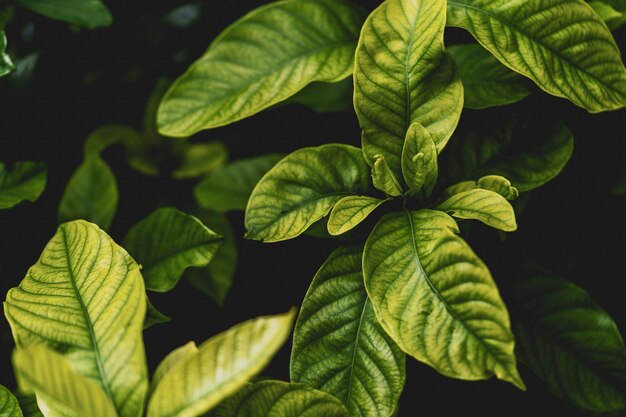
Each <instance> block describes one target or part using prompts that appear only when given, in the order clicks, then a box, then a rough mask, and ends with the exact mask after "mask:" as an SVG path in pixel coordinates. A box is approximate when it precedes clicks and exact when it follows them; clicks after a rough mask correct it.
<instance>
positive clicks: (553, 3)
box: [447, 0, 626, 183]
mask: <svg viewBox="0 0 626 417" xmlns="http://www.w3.org/2000/svg"><path fill="white" fill-rule="evenodd" d="M447 24H448V25H449V26H455V27H461V28H464V29H467V30H468V31H469V32H470V33H471V34H472V35H473V36H474V37H475V38H476V40H477V41H478V42H479V43H480V44H481V45H482V46H483V47H485V48H486V49H487V50H489V52H491V53H492V54H493V55H494V56H495V57H496V58H497V59H498V60H499V61H500V62H502V63H503V64H504V65H506V66H508V67H509V68H511V69H512V70H514V71H516V72H519V73H520V74H522V75H525V76H527V77H529V78H530V79H532V80H533V81H534V82H535V83H536V84H537V85H538V86H539V87H540V88H541V89H542V90H544V91H546V92H548V93H550V94H552V95H555V96H557V97H564V98H567V99H569V100H571V101H572V102H573V103H574V104H576V105H577V106H580V107H583V108H585V109H587V110H588V111H590V112H592V113H597V112H601V111H607V110H615V109H619V108H621V107H624V106H626V70H625V69H624V63H623V62H622V58H621V54H620V50H619V48H618V47H617V45H616V44H615V40H614V39H613V36H612V35H611V32H610V31H609V30H608V28H607V27H606V25H605V24H604V22H603V21H602V19H601V18H600V17H599V16H598V15H597V14H596V13H595V12H594V11H593V9H592V8H591V7H590V6H589V5H588V4H586V3H585V2H583V1H580V0H547V1H543V0H541V1H540V0H528V1H524V2H511V1H509V0H448V21H447ZM514 183H515V182H514Z"/></svg>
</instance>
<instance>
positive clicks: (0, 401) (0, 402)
mask: <svg viewBox="0 0 626 417" xmlns="http://www.w3.org/2000/svg"><path fill="white" fill-rule="evenodd" d="M0 417H22V410H21V409H20V405H19V403H18V402H17V398H15V396H14V395H13V393H12V392H11V391H9V390H8V389H6V388H5V387H3V386H2V385H0Z"/></svg>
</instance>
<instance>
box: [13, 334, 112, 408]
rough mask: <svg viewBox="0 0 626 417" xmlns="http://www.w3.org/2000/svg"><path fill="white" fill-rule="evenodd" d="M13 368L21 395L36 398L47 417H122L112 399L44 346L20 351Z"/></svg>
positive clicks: (18, 350)
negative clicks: (32, 395) (33, 395)
mask: <svg viewBox="0 0 626 417" xmlns="http://www.w3.org/2000/svg"><path fill="white" fill-rule="evenodd" d="M13 367H14V368H15V375H16V377H17V381H18V384H19V387H20V391H21V392H23V393H26V394H36V395H37V398H38V404H39V407H40V408H41V411H42V413H43V414H44V415H45V416H46V417H78V416H96V415H97V416H98V417H118V414H117V412H116V410H115V407H114V406H113V403H112V402H111V400H110V398H108V397H107V395H106V394H105V393H104V391H102V389H101V388H100V387H99V386H98V385H97V384H95V383H94V382H93V381H91V380H89V379H87V378H85V377H84V376H83V375H81V374H79V373H78V372H76V371H75V370H74V369H72V367H71V366H70V362H69V361H68V360H67V359H66V358H64V357H63V356H62V355H60V354H58V353H56V352H54V351H53V350H51V349H48V348H46V347H45V346H43V345H35V346H31V347H28V348H25V349H17V350H16V351H15V353H14V354H13Z"/></svg>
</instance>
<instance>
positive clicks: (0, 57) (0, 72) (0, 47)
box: [0, 22, 15, 77]
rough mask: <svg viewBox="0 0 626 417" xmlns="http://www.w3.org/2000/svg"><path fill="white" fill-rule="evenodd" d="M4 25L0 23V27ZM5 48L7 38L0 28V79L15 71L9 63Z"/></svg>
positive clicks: (13, 66) (9, 59)
mask: <svg viewBox="0 0 626 417" xmlns="http://www.w3.org/2000/svg"><path fill="white" fill-rule="evenodd" d="M3 26H4V25H3V24H2V22H0V27H3ZM6 48H7V37H6V35H5V34H4V30H2V28H0V77H2V76H4V75H7V74H8V73H10V72H11V71H13V70H14V69H15V65H13V62H12V61H11V57H9V55H7V54H6V53H5V51H6Z"/></svg>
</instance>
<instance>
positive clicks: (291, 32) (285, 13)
mask: <svg viewBox="0 0 626 417" xmlns="http://www.w3.org/2000/svg"><path fill="white" fill-rule="evenodd" d="M362 22H363V13H362V11H361V10H360V9H359V8H358V7H356V6H355V5H353V4H351V3H349V2H347V1H344V0H299V1H278V2H274V3H270V4H268V5H265V6H263V7H260V8H258V9H256V10H254V11H252V12H250V13H249V14H247V15H246V16H244V17H243V18H241V19H239V20H238V21H237V22H235V23H233V24H232V25H231V26H229V27H228V28H227V29H226V30H225V31H224V32H222V34H221V35H220V36H218V37H217V39H215V40H214V41H213V43H211V46H210V47H209V49H208V50H207V51H206V53H205V54H204V56H202V57H201V58H200V59H199V60H198V61H196V62H195V63H194V64H193V65H192V66H191V67H190V68H189V69H188V70H187V72H185V74H183V75H182V76H181V77H180V78H179V79H178V80H176V82H175V83H174V85H172V87H171V88H170V89H169V91H168V92H167V93H166V95H165V97H164V98H163V101H162V102H161V106H160V108H159V111H158V115H157V119H158V125H159V131H160V132H161V133H162V134H164V135H167V136H176V137H184V136H190V135H191V134H193V133H196V132H198V131H200V130H203V129H209V128H214V127H218V126H224V125H227V124H229V123H232V122H235V121H237V120H241V119H244V118H246V117H249V116H251V115H253V114H255V113H258V112H260V111H261V110H264V109H266V108H268V107H270V106H272V105H274V104H276V103H279V102H281V101H283V100H285V99H287V98H288V97H290V96H292V95H294V94H295V93H297V92H298V91H300V90H301V89H303V88H304V87H305V86H306V85H307V84H309V83H311V82H313V81H326V82H334V81H340V80H342V79H343V78H346V77H347V76H349V75H350V74H351V73H352V66H353V62H354V48H355V45H356V42H357V38H358V35H359V28H360V27H361V24H362Z"/></svg>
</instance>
